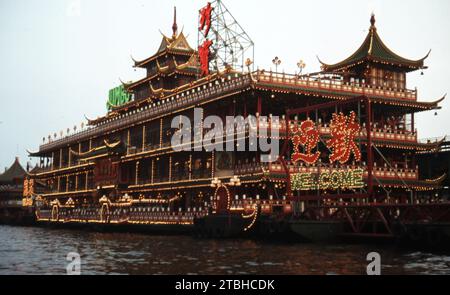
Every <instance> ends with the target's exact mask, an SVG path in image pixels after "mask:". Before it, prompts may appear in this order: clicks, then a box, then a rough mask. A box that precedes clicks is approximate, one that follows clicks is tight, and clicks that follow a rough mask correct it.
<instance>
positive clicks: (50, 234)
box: [0, 226, 450, 275]
mask: <svg viewBox="0 0 450 295" xmlns="http://www.w3.org/2000/svg"><path fill="white" fill-rule="evenodd" d="M374 251H375V252H378V253H380V254H381V263H382V273H383V274H450V254H449V255H443V254H431V253H422V252H407V251H404V250H398V249H395V247H390V246H371V245H314V244H286V243H267V242H258V241H250V240H225V241H223V240H196V239H193V238H191V237H187V236H149V235H138V234H117V233H114V234H110V233H94V232H84V231H70V230H54V229H44V228H23V227H9V226H0V274H66V266H67V263H68V261H67V260H66V258H67V254H68V253H69V252H77V253H79V254H80V255H81V262H82V263H81V272H82V274H139V275H141V274H365V273H366V265H367V262H366V255H367V254H368V253H369V252H374Z"/></svg>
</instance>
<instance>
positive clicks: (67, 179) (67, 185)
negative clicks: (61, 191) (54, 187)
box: [66, 176, 69, 193]
mask: <svg viewBox="0 0 450 295" xmlns="http://www.w3.org/2000/svg"><path fill="white" fill-rule="evenodd" d="M68 191H69V176H66V193H67V192H68Z"/></svg>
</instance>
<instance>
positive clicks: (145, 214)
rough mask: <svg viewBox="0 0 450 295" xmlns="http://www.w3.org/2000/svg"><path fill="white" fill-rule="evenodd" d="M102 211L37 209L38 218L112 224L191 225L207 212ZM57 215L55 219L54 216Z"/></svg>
mask: <svg viewBox="0 0 450 295" xmlns="http://www.w3.org/2000/svg"><path fill="white" fill-rule="evenodd" d="M110 210H111V211H105V212H102V210H101V209H99V208H77V209H74V208H64V207H59V209H58V212H57V213H55V212H54V213H53V214H52V210H39V211H38V220H41V221H45V220H46V221H58V222H83V223H112V224H119V223H120V224H126V223H128V224H168V225H169V224H171V225H175V224H178V225H191V224H193V222H194V219H195V218H202V217H205V216H206V215H208V214H209V210H208V209H207V208H188V210H187V211H181V210H179V211H178V212H171V211H170V210H169V209H168V208H164V207H119V208H114V207H113V208H111V209H110ZM56 217H57V220H55V218H56Z"/></svg>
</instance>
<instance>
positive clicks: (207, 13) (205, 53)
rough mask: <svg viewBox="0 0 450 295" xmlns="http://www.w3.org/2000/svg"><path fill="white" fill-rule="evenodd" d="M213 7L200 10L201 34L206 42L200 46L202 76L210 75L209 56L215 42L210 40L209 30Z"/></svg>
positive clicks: (208, 5)
mask: <svg viewBox="0 0 450 295" xmlns="http://www.w3.org/2000/svg"><path fill="white" fill-rule="evenodd" d="M213 9H214V8H213V7H212V6H211V3H210V2H208V4H207V5H206V6H205V7H203V8H202V9H201V10H200V24H199V28H198V30H199V32H201V33H202V34H203V35H204V36H205V38H206V39H205V40H204V41H203V43H201V44H199V46H198V56H199V58H200V75H201V76H207V75H209V55H210V48H211V45H212V44H213V42H212V41H211V40H209V39H208V34H209V30H210V29H211V13H212V11H213Z"/></svg>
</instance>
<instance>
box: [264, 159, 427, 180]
mask: <svg viewBox="0 0 450 295" xmlns="http://www.w3.org/2000/svg"><path fill="white" fill-rule="evenodd" d="M263 166H264V168H265V170H266V171H268V172H269V173H274V174H285V173H286V172H285V169H284V168H283V166H282V165H281V164H278V163H272V164H263ZM288 167H289V172H290V173H291V174H295V173H313V174H318V173H321V172H331V171H332V170H333V169H357V168H361V167H359V166H354V165H348V166H341V167H339V168H332V167H328V166H316V165H314V166H305V165H300V166H298V165H296V166H294V165H288ZM364 170H365V171H364V177H367V176H368V171H367V168H366V167H364ZM373 175H374V176H375V177H376V178H378V179H403V180H419V173H418V167H416V168H415V169H409V168H399V167H393V168H388V167H376V166H375V167H373Z"/></svg>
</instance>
